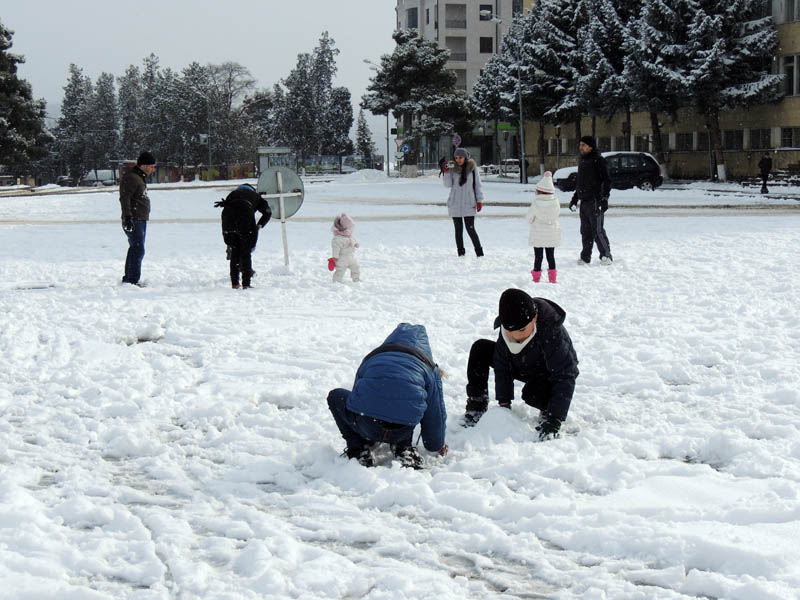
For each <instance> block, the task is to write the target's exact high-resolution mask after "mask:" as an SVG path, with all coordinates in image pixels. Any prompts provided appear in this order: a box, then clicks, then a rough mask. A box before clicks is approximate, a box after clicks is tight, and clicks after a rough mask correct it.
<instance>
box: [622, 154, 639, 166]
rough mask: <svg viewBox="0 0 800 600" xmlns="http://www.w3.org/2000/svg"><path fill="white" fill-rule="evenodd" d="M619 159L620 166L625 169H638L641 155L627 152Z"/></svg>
mask: <svg viewBox="0 0 800 600" xmlns="http://www.w3.org/2000/svg"><path fill="white" fill-rule="evenodd" d="M619 159H620V160H619V163H620V167H622V168H623V169H636V168H637V167H638V166H639V157H638V156H636V155H633V156H631V155H630V154H626V155H624V156H620V157H619Z"/></svg>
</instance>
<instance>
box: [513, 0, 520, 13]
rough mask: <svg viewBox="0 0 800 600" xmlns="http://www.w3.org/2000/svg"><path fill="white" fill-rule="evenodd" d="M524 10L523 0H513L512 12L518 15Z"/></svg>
mask: <svg viewBox="0 0 800 600" xmlns="http://www.w3.org/2000/svg"><path fill="white" fill-rule="evenodd" d="M521 12H522V0H512V2H511V14H512V15H518V14H519V13H521Z"/></svg>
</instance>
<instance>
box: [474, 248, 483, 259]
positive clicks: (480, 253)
mask: <svg viewBox="0 0 800 600" xmlns="http://www.w3.org/2000/svg"><path fill="white" fill-rule="evenodd" d="M475 256H477V257H478V258H480V257H481V256H483V247H482V246H478V247H477V248H475Z"/></svg>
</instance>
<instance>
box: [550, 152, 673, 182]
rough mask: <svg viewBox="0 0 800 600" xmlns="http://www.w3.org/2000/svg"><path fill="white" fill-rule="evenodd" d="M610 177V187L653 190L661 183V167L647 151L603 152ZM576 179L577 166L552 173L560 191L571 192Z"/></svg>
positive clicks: (662, 180) (662, 179)
mask: <svg viewBox="0 0 800 600" xmlns="http://www.w3.org/2000/svg"><path fill="white" fill-rule="evenodd" d="M603 158H605V159H606V164H607V165H608V175H609V177H611V187H612V188H614V189H616V190H627V189H629V188H632V187H638V188H639V189H642V190H647V191H650V190H654V189H656V188H657V187H658V186H660V185H661V184H662V183H664V178H663V177H662V176H661V167H659V166H658V163H657V162H656V159H655V158H653V155H652V154H648V153H647V152H603ZM577 179H578V167H577V166H575V167H564V168H563V169H559V170H558V171H556V172H555V173H554V174H553V183H554V184H555V186H556V187H557V188H558V189H560V190H561V191H562V192H572V191H574V190H575V184H576V182H577Z"/></svg>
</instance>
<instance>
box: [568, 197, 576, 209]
mask: <svg viewBox="0 0 800 600" xmlns="http://www.w3.org/2000/svg"><path fill="white" fill-rule="evenodd" d="M577 208H578V199H577V198H576V197H575V196H573V197H572V200H571V201H570V203H569V209H570V210H571V211H572V212H575V210H576V209H577Z"/></svg>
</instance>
